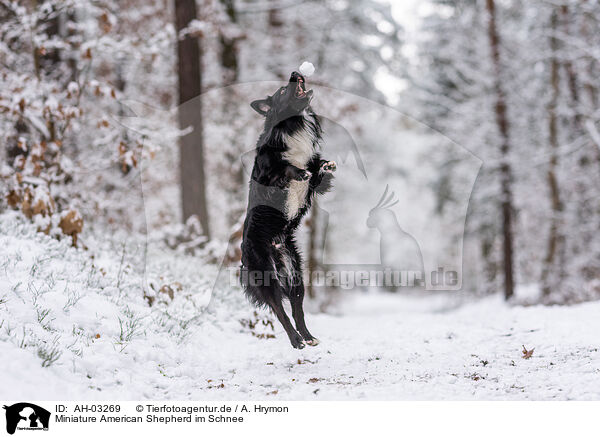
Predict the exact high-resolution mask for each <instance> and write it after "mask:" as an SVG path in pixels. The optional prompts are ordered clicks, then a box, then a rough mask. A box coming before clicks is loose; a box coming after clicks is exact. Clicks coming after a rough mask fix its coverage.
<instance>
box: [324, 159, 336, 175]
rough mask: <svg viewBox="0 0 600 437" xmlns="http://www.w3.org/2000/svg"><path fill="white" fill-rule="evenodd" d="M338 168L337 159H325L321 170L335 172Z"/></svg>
mask: <svg viewBox="0 0 600 437" xmlns="http://www.w3.org/2000/svg"><path fill="white" fill-rule="evenodd" d="M336 170H337V164H336V163H335V161H325V162H324V163H323V164H321V171H322V172H324V173H333V172H334V171H336Z"/></svg>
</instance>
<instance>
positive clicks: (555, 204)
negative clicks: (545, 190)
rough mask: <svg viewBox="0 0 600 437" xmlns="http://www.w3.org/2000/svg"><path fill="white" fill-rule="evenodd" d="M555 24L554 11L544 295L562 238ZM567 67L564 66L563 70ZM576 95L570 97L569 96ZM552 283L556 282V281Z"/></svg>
mask: <svg viewBox="0 0 600 437" xmlns="http://www.w3.org/2000/svg"><path fill="white" fill-rule="evenodd" d="M557 27H558V14H557V12H556V11H553V12H552V18H551V30H552V35H551V36H550V51H551V58H550V90H551V91H550V93H551V96H550V102H549V103H548V140H549V142H550V163H549V166H548V173H547V180H548V187H549V189H550V204H551V210H552V216H551V218H550V233H549V235H548V248H547V251H546V258H545V259H544V266H543V270H542V280H541V282H542V291H543V293H544V295H546V296H547V295H549V294H550V291H551V285H552V282H553V281H550V277H551V276H552V278H553V279H557V278H558V275H551V273H552V271H553V269H554V259H555V257H556V252H557V249H558V245H559V243H561V241H562V238H563V237H561V233H560V214H561V211H562V209H563V208H562V202H561V200H560V191H559V186H558V180H557V177H556V167H557V166H558V117H557V113H556V112H557V103H558V98H559V67H560V65H559V61H558V40H557V38H556V32H557V30H558V29H557ZM568 70H569V68H568V67H567V71H568ZM575 98H576V97H575V96H573V99H575ZM554 285H557V284H556V282H555V283H554Z"/></svg>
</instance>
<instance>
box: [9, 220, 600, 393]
mask: <svg viewBox="0 0 600 437" xmlns="http://www.w3.org/2000/svg"><path fill="white" fill-rule="evenodd" d="M131 239H132V240H135V239H134V238H131ZM119 241H127V239H125V238H124V237H123V236H119V235H113V236H112V237H111V239H110V240H100V239H97V240H94V239H93V238H92V237H90V236H89V237H88V239H87V241H86V244H87V245H88V246H89V247H90V249H89V250H87V251H86V250H82V249H73V248H71V247H70V244H69V242H68V241H61V242H58V241H56V240H54V239H52V238H49V237H46V236H45V235H43V234H39V233H37V232H35V228H34V227H33V226H32V225H31V224H27V223H25V222H23V221H21V219H20V218H19V217H18V216H17V215H16V214H12V213H11V214H3V215H0V248H1V249H0V356H1V357H2V363H3V364H2V367H3V369H2V377H1V381H2V383H1V384H0V399H1V398H6V399H16V398H22V399H27V400H31V401H34V400H41V399H64V400H67V399H120V400H125V399H143V398H148V399H173V400H185V399H193V400H213V399H235V400H241V399H261V400H262V399H266V400H325V399H327V400H345V399H356V400H374V399H394V400H407V399H431V400H442V399H445V400H451V399H461V400H468V399H506V400H521V399H530V400H546V399H548V400H549V399H560V400H567V399H578V400H587V399H595V400H599V399H600V353H599V352H598V347H599V343H600V339H599V337H598V332H600V317H598V314H599V312H600V302H592V303H586V304H581V305H576V306H568V307H567V306H565V307H542V306H530V307H520V306H514V307H513V306H508V305H506V304H504V303H503V302H502V301H501V300H500V299H499V298H496V297H492V298H486V299H483V300H479V301H473V300H467V299H466V298H465V297H464V296H462V297H461V296H460V295H457V294H455V295H451V294H439V295H435V296H428V297H422V296H412V297H408V296H400V295H391V294H381V293H350V292H348V293H345V294H344V293H342V295H341V298H340V305H339V307H338V308H337V309H336V312H335V314H308V315H307V323H308V326H309V328H310V329H311V331H312V332H313V334H315V335H316V336H317V337H318V338H319V339H320V340H321V344H320V345H319V346H317V347H314V348H311V347H307V348H305V349H303V350H300V351H298V350H294V349H292V348H291V347H290V345H289V342H288V340H287V337H286V336H285V333H284V332H283V329H282V328H281V327H280V326H279V325H278V324H277V323H274V324H273V326H274V328H271V324H270V322H272V320H273V319H272V318H271V317H270V316H269V315H268V314H267V313H265V312H257V313H255V311H254V309H253V308H251V307H250V305H249V304H247V303H246V301H245V299H244V297H243V295H242V293H241V291H239V289H235V288H233V289H232V288H231V287H229V286H228V285H227V284H217V287H216V291H215V294H214V296H213V301H212V303H211V305H210V309H209V310H207V309H206V308H204V304H205V303H206V301H207V297H208V293H209V290H211V289H212V284H211V280H210V278H208V276H210V275H209V274H208V273H207V272H210V271H211V269H214V267H212V266H210V265H204V264H202V261H201V260H200V259H199V258H194V257H191V256H184V255H181V254H176V253H174V252H170V251H167V250H166V249H165V251H164V253H163V254H162V258H160V259H155V260H154V261H152V262H153V263H155V265H154V271H156V270H160V269H162V271H163V274H162V275H160V276H157V277H156V278H155V279H154V281H155V282H156V285H155V288H156V289H160V288H162V287H163V285H169V287H170V288H171V289H172V290H173V296H174V297H173V299H171V298H170V297H169V296H168V293H160V292H158V293H156V297H155V300H154V303H153V305H152V306H151V307H150V306H149V305H148V298H144V287H143V280H142V279H143V271H142V270H141V268H140V265H143V254H144V250H143V245H142V244H140V243H139V242H137V243H136V242H135V241H132V242H125V243H119ZM92 248H93V249H92ZM161 259H162V261H164V264H161V262H160V260H161ZM161 266H162V267H161ZM201 272H202V273H201ZM161 281H162V282H161ZM523 345H524V346H525V347H526V348H527V349H528V350H531V349H534V348H535V349H534V351H533V354H532V356H531V357H530V358H529V359H524V358H522V355H523V353H522V348H523Z"/></svg>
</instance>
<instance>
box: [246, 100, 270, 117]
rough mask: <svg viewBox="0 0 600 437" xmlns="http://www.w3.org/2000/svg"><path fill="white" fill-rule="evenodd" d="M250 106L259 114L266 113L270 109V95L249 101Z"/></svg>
mask: <svg viewBox="0 0 600 437" xmlns="http://www.w3.org/2000/svg"><path fill="white" fill-rule="evenodd" d="M250 106H252V109H254V110H255V111H256V112H258V113H259V114H260V115H267V112H269V110H270V109H271V97H270V96H269V97H267V98H266V99H263V100H255V101H253V102H252V103H250Z"/></svg>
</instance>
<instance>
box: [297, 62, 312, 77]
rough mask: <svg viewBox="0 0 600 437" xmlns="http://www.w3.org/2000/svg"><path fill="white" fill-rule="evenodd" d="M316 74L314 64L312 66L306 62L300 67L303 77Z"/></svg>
mask: <svg viewBox="0 0 600 437" xmlns="http://www.w3.org/2000/svg"><path fill="white" fill-rule="evenodd" d="M314 72H315V66H314V65H313V64H311V63H310V62H306V61H304V62H303V63H302V65H301V66H300V73H301V74H302V75H303V76H306V77H310V76H312V75H313V73H314Z"/></svg>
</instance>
